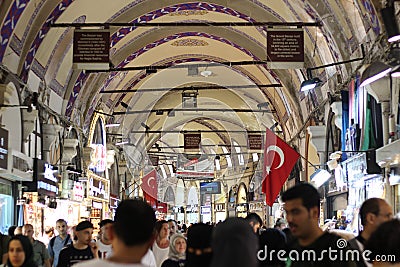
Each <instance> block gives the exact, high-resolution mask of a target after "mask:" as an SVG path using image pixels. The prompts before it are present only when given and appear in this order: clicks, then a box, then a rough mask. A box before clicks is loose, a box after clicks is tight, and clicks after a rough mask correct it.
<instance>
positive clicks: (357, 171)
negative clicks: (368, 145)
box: [337, 151, 386, 233]
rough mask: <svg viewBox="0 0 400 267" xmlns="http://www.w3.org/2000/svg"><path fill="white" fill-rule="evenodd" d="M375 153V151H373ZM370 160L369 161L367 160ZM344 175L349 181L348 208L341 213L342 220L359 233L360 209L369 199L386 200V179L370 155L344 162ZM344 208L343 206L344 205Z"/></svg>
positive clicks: (364, 154)
mask: <svg viewBox="0 0 400 267" xmlns="http://www.w3.org/2000/svg"><path fill="white" fill-rule="evenodd" d="M372 152H373V151H372ZM372 152H371V153H372ZM367 159H368V160H367ZM342 166H343V171H344V175H346V177H347V180H348V199H347V208H346V210H345V211H344V212H342V211H340V215H341V217H342V216H343V217H344V218H343V219H342V218H341V217H340V218H337V220H341V219H342V221H344V219H345V221H347V222H350V224H349V225H348V226H346V228H347V229H348V230H350V231H352V232H353V233H358V231H359V229H358V228H359V226H358V223H357V222H358V218H359V208H360V206H361V204H362V203H363V202H364V201H365V200H366V199H368V198H371V197H379V198H385V197H386V196H385V190H384V177H383V176H382V174H381V173H380V172H381V169H380V168H379V166H377V165H376V163H375V161H374V160H370V157H369V153H361V154H358V155H356V156H354V157H352V158H349V159H348V160H346V161H344V162H342ZM342 206H343V204H342Z"/></svg>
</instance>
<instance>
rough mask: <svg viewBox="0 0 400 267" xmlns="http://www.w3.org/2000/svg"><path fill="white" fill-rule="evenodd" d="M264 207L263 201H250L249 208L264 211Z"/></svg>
mask: <svg viewBox="0 0 400 267" xmlns="http://www.w3.org/2000/svg"><path fill="white" fill-rule="evenodd" d="M263 208H264V203H263V202H250V203H249V210H250V211H262V210H263Z"/></svg>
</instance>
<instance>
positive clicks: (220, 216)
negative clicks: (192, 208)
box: [214, 203, 226, 223]
mask: <svg viewBox="0 0 400 267" xmlns="http://www.w3.org/2000/svg"><path fill="white" fill-rule="evenodd" d="M214 213H215V223H218V222H223V221H225V219H226V204H225V203H215V205H214Z"/></svg>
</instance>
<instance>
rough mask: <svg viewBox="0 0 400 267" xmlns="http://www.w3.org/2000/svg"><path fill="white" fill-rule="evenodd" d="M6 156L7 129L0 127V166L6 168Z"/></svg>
mask: <svg viewBox="0 0 400 267" xmlns="http://www.w3.org/2000/svg"><path fill="white" fill-rule="evenodd" d="M7 158H8V131H7V130H6V129H3V128H0V168H2V169H5V170H6V169H7V168H8V166H7V163H8V161H7Z"/></svg>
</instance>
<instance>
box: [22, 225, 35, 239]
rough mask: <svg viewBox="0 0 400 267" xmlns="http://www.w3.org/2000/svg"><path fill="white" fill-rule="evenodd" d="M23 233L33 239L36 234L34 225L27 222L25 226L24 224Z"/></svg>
mask: <svg viewBox="0 0 400 267" xmlns="http://www.w3.org/2000/svg"><path fill="white" fill-rule="evenodd" d="M22 234H23V235H24V236H27V237H28V238H29V239H32V238H33V234H34V231H33V225H32V224H29V223H27V224H25V225H24V226H22Z"/></svg>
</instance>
